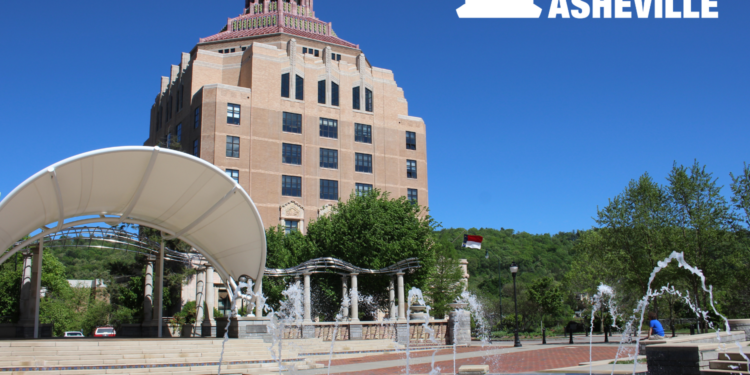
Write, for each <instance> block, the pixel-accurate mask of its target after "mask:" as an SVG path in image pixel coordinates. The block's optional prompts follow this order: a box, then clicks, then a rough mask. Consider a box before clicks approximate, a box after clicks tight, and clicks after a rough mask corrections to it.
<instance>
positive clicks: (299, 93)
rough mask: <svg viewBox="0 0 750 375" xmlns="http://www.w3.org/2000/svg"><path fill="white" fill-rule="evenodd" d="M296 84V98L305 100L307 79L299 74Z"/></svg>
mask: <svg viewBox="0 0 750 375" xmlns="http://www.w3.org/2000/svg"><path fill="white" fill-rule="evenodd" d="M295 83H296V86H297V87H295V88H294V90H295V91H294V98H295V99H297V100H305V79H304V78H302V77H300V76H297V81H296V82H295Z"/></svg>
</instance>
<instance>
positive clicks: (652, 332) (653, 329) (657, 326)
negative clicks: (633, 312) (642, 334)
mask: <svg viewBox="0 0 750 375" xmlns="http://www.w3.org/2000/svg"><path fill="white" fill-rule="evenodd" d="M648 320H649V323H648V326H649V327H650V328H649V330H648V336H646V340H648V339H649V338H651V337H653V338H654V340H663V339H664V327H662V326H661V323H659V321H658V320H656V313H655V312H653V311H649V313H648Z"/></svg>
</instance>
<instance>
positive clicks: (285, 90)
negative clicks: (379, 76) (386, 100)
mask: <svg viewBox="0 0 750 375" xmlns="http://www.w3.org/2000/svg"><path fill="white" fill-rule="evenodd" d="M294 77H295V82H294V83H295V90H294V99H297V100H305V79H304V78H302V77H300V76H299V75H297V74H295V75H294ZM290 80H291V74H290V73H284V74H282V75H281V97H283V98H289V97H290V94H291V92H290V91H291V89H290V82H291V81H290ZM359 96H360V87H359V86H357V87H353V88H352V108H353V109H356V110H360V109H362V107H361V105H360V98H359ZM318 103H320V104H326V81H325V80H321V81H318ZM331 105H333V106H336V107H338V106H339V85H338V84H337V83H336V82H331ZM365 111H367V112H372V111H373V95H372V90H370V89H368V88H365Z"/></svg>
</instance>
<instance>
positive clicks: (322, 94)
mask: <svg viewBox="0 0 750 375" xmlns="http://www.w3.org/2000/svg"><path fill="white" fill-rule="evenodd" d="M318 103H320V104H326V81H325V80H322V81H318Z"/></svg>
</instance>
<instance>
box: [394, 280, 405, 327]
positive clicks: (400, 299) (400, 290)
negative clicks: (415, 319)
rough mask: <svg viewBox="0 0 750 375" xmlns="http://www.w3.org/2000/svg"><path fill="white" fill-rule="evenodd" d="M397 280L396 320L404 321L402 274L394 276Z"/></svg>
mask: <svg viewBox="0 0 750 375" xmlns="http://www.w3.org/2000/svg"><path fill="white" fill-rule="evenodd" d="M396 277H397V278H398V320H399V321H404V322H405V321H406V304H405V302H406V297H404V273H403V272H399V273H397V274H396Z"/></svg>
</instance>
